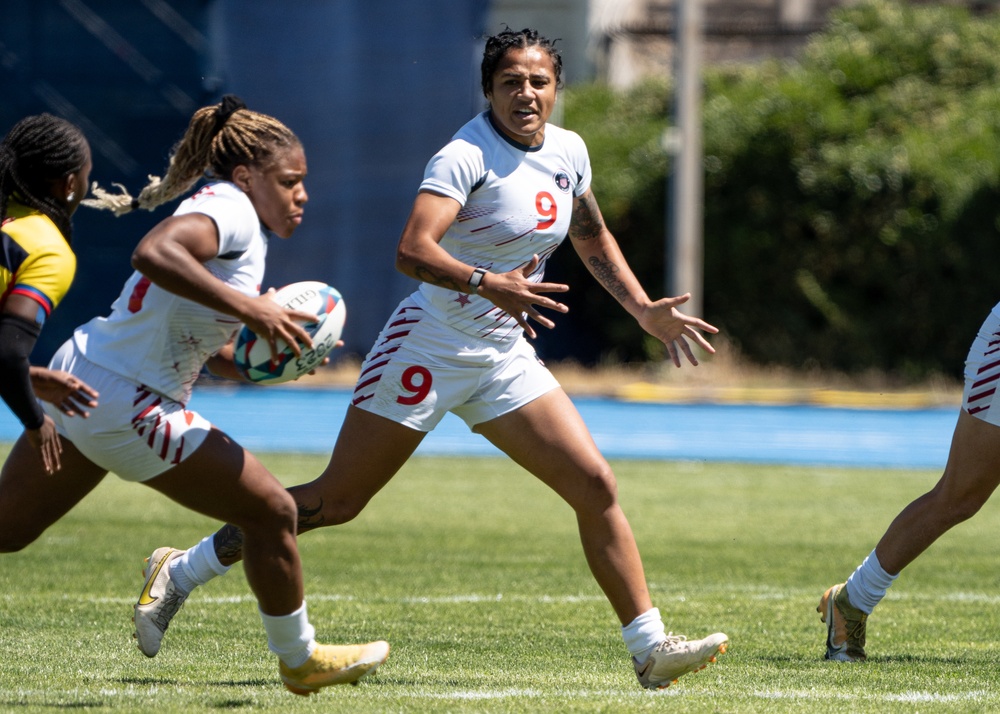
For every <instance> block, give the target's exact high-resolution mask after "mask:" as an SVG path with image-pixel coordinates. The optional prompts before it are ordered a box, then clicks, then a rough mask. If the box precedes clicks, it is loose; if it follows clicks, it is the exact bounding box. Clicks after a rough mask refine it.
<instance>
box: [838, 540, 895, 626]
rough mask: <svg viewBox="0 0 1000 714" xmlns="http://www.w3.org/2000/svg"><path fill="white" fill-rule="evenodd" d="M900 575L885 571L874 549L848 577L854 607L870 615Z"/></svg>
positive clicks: (850, 596) (848, 594)
mask: <svg viewBox="0 0 1000 714" xmlns="http://www.w3.org/2000/svg"><path fill="white" fill-rule="evenodd" d="M898 577H899V574H898V573H897V574H896V575H889V573H887V572H885V570H884V569H883V568H882V564H881V563H879V562H878V556H876V555H875V551H874V550H873V551H872V552H871V554H870V555H869V556H868V557H867V558H865V560H864V562H863V563H862V564H861V565H859V566H858V568H857V570H855V571H854V572H853V573H851V577H849V578H848V579H847V586H846V587H847V597H848V598H850V600H851V604H852V605H854V607H856V608H858V609H859V610H861V612H865V613H868V614H869V615H870V614H871V612H872V610H874V609H875V606H876V605H878V604H879V603H880V602H881V601H882V598H884V597H885V591H886V590H888V589H889V586H890V585H892V582H893V581H894V580H895V579H896V578H898Z"/></svg>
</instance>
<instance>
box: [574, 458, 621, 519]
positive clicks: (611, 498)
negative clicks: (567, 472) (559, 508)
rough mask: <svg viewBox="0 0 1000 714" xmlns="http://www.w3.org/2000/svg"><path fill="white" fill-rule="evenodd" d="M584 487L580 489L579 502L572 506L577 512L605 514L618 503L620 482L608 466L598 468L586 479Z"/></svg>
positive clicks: (587, 475) (588, 474)
mask: <svg viewBox="0 0 1000 714" xmlns="http://www.w3.org/2000/svg"><path fill="white" fill-rule="evenodd" d="M583 478H584V487H583V488H582V489H580V494H579V497H578V498H579V502H578V503H576V504H571V505H573V506H574V508H575V509H576V510H577V511H580V510H585V511H599V512H604V511H607V510H608V509H609V508H611V507H612V506H614V505H615V504H616V503H617V502H618V482H617V481H616V480H615V474H614V472H613V471H612V470H611V467H610V466H608V465H607V464H604V465H603V466H600V467H597V468H595V469H594V470H592V471H591V472H589V473H587V474H586V475H585V476H584V477H583Z"/></svg>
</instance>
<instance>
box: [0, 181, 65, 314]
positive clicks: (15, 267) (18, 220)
mask: <svg viewBox="0 0 1000 714" xmlns="http://www.w3.org/2000/svg"><path fill="white" fill-rule="evenodd" d="M0 230H2V233H0V307H2V306H3V304H4V303H5V302H6V301H7V297H8V296H9V295H24V296H26V297H28V298H31V299H32V300H34V301H35V302H37V303H38V315H37V317H36V321H37V322H38V323H39V324H44V323H45V318H46V317H48V316H49V314H51V312H52V311H53V310H54V309H55V308H56V306H57V305H58V304H59V303H60V302H61V301H62V299H63V298H64V297H65V296H66V293H67V292H68V291H69V288H70V285H72V284H73V278H74V277H75V276H76V255H74V253H73V249H72V248H70V246H69V243H67V242H66V239H65V238H64V237H63V234H62V233H60V232H59V229H58V228H57V227H56V224H55V223H53V222H52V220H51V219H50V218H49V217H48V216H46V215H45V214H44V213H42V212H41V211H37V210H35V209H33V208H28V207H27V206H24V205H22V204H20V203H18V202H17V201H15V200H14V199H9V200H8V202H7V218H6V220H5V221H4V222H3V225H2V226H0Z"/></svg>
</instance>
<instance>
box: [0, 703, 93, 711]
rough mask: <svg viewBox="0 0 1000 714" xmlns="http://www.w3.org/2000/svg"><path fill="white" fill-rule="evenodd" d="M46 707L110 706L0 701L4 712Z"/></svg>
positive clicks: (91, 707) (87, 707)
mask: <svg viewBox="0 0 1000 714" xmlns="http://www.w3.org/2000/svg"><path fill="white" fill-rule="evenodd" d="M40 706H41V707H45V708H46V709H98V708H103V707H107V706H109V705H108V703H107V702H97V701H90V702H68V703H66V702H63V703H59V702H57V703H55V704H52V703H49V702H45V703H44V704H39V703H38V702H11V701H0V709H2V710H3V711H11V710H15V709H17V708H18V707H33V708H36V707H40Z"/></svg>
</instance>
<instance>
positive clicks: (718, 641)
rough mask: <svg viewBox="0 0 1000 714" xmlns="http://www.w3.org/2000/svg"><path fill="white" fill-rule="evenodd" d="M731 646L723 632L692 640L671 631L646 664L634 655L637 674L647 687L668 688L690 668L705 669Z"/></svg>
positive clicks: (633, 661) (633, 662)
mask: <svg viewBox="0 0 1000 714" xmlns="http://www.w3.org/2000/svg"><path fill="white" fill-rule="evenodd" d="M728 647H729V638H728V637H726V636H725V635H724V634H722V633H721V632H716V633H715V634H714V635H709V636H708V637H706V638H705V639H703V640H692V641H689V640H688V639H687V638H686V637H684V636H683V635H675V634H673V633H670V634H669V635H667V639H665V640H664V641H663V642H661V643H660V644H658V645H657V646H656V647H655V648H654V649H653V651H652V652H651V653H650V655H649V659H647V660H646V663H645V664H643V665H642V666H640V665H639V661H638V660H637V659H635V657H633V658H632V664H634V665H635V676H636V677H638V678H639V684H641V685H642V686H644V687H645V688H646V689H666V688H667V687H669V686H670V685H671V684H676V683H677V679H678V678H679V677H681V676H682V675H685V674H688V673H689V672H697V671H698V670H701V669H705V667H707V666H708V665H709V664H711V663H712V662H714V661H715V660H716V658H717V657H718V656H719V655H721V654H724V653H725V651H726V649H727V648H728Z"/></svg>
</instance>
